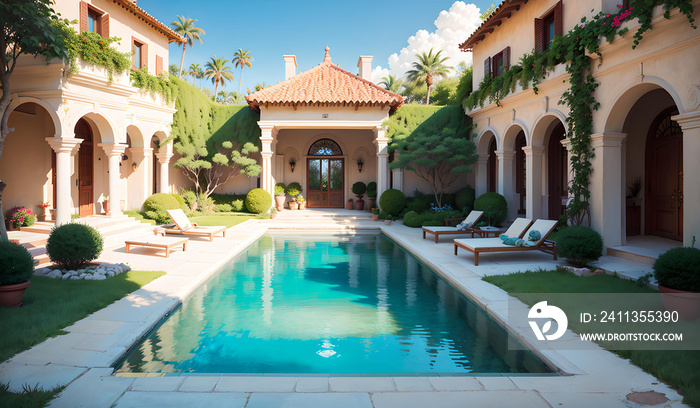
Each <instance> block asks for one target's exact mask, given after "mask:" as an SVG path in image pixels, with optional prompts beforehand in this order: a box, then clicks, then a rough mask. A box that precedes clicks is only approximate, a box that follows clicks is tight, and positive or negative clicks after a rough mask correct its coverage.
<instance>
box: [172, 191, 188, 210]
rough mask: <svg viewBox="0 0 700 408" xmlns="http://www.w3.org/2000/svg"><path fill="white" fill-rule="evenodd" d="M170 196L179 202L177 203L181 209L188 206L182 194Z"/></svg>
mask: <svg viewBox="0 0 700 408" xmlns="http://www.w3.org/2000/svg"><path fill="white" fill-rule="evenodd" d="M170 195H171V196H173V198H174V199H176V200H177V203H178V204H180V208H182V209H184V208H185V207H186V206H187V204H185V199H184V198H182V196H181V195H180V194H178V193H173V194H170Z"/></svg>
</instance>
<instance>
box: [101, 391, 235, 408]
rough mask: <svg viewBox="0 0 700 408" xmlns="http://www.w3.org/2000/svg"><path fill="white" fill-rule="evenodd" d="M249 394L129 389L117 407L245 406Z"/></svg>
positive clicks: (196, 407)
mask: <svg viewBox="0 0 700 408" xmlns="http://www.w3.org/2000/svg"><path fill="white" fill-rule="evenodd" d="M247 400H248V394H245V393H237V392H236V393H234V392H222V393H213V392H210V393H203V392H140V391H129V392H127V393H126V394H124V396H123V397H122V398H120V399H119V401H117V405H115V408H145V407H154V408H155V407H158V408H168V407H173V408H174V407H178V408H180V407H187V408H214V407H226V408H243V407H244V406H245V404H246V401H247Z"/></svg>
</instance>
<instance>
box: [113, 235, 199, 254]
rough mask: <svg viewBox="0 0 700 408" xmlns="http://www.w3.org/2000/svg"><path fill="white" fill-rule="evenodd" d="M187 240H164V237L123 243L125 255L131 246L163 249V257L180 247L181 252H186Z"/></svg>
mask: <svg viewBox="0 0 700 408" xmlns="http://www.w3.org/2000/svg"><path fill="white" fill-rule="evenodd" d="M188 240H189V238H166V237H151V238H143V239H139V240H131V241H124V243H125V244H126V253H127V254H128V253H129V250H130V249H131V247H132V246H142V247H148V248H159V249H164V250H165V257H166V258H167V257H169V256H170V250H171V249H173V248H175V247H178V246H180V245H182V250H183V251H186V250H187V241H188Z"/></svg>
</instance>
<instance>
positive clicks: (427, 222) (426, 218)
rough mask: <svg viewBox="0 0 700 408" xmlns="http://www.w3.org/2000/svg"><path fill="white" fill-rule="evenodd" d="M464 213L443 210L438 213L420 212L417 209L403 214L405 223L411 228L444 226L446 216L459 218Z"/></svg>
mask: <svg viewBox="0 0 700 408" xmlns="http://www.w3.org/2000/svg"><path fill="white" fill-rule="evenodd" d="M462 215H463V214H462V212H461V211H457V210H454V211H441V212H438V213H432V212H424V213H423V214H418V213H417V212H415V211H409V212H407V213H406V214H405V215H404V216H403V223H404V225H405V226H407V227H410V228H420V227H427V226H444V225H445V218H459V217H461V216H462Z"/></svg>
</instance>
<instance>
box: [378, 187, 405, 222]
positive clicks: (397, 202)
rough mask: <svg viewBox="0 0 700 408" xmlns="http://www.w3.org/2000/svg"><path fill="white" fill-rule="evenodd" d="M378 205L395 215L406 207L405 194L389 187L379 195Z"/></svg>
mask: <svg viewBox="0 0 700 408" xmlns="http://www.w3.org/2000/svg"><path fill="white" fill-rule="evenodd" d="M379 206H380V207H381V208H382V210H383V211H384V212H386V213H387V214H389V215H392V216H394V217H396V216H397V215H399V214H401V211H403V209H404V207H406V196H405V195H404V194H403V193H402V192H401V191H399V190H396V189H394V188H390V189H388V190H386V191H384V192H383V193H382V196H381V197H379Z"/></svg>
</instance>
